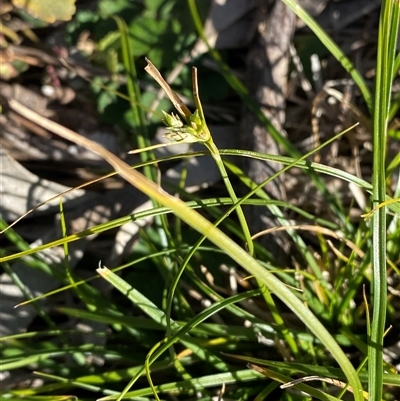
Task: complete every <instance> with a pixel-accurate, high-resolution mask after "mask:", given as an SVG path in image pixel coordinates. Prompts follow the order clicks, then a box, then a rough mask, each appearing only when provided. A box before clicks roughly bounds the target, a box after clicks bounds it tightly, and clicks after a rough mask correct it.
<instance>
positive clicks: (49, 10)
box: [12, 0, 76, 24]
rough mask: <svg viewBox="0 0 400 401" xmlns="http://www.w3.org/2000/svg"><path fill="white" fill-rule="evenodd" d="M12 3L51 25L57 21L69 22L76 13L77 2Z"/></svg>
mask: <svg viewBox="0 0 400 401" xmlns="http://www.w3.org/2000/svg"><path fill="white" fill-rule="evenodd" d="M12 3H13V4H14V6H15V7H18V8H22V9H23V10H25V11H26V12H27V13H29V14H30V15H32V16H33V17H35V18H38V19H40V20H42V21H45V22H48V23H50V24H52V23H53V22H56V21H69V20H70V19H71V18H72V16H73V15H74V14H75V11H76V7H75V0H64V1H54V0H12Z"/></svg>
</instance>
